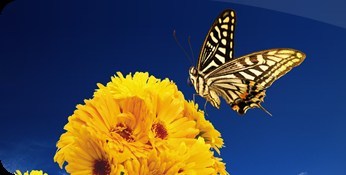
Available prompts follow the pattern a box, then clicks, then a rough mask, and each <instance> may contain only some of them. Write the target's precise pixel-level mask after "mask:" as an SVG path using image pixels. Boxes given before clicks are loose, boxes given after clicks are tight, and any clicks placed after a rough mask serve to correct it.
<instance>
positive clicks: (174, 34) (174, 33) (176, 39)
mask: <svg viewBox="0 0 346 175" xmlns="http://www.w3.org/2000/svg"><path fill="white" fill-rule="evenodd" d="M173 37H174V39H175V42H176V43H177V44H178V46H179V47H180V49H181V50H182V51H183V52H184V54H185V56H186V57H187V58H188V59H189V61H190V63H191V64H192V65H193V61H192V59H191V57H190V56H189V54H187V52H186V50H185V49H184V48H183V46H182V45H181V44H180V42H179V40H178V38H177V35H176V32H175V30H173Z"/></svg>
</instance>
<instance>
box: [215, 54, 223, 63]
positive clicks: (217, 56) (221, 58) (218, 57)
mask: <svg viewBox="0 0 346 175" xmlns="http://www.w3.org/2000/svg"><path fill="white" fill-rule="evenodd" d="M215 57H216V58H217V59H218V60H219V61H220V62H221V63H222V64H223V63H225V57H223V56H221V55H219V54H215Z"/></svg>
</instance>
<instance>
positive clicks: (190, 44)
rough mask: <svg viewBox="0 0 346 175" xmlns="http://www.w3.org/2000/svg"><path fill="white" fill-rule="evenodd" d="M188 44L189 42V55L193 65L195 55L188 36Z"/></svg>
mask: <svg viewBox="0 0 346 175" xmlns="http://www.w3.org/2000/svg"><path fill="white" fill-rule="evenodd" d="M188 42H189V47H190V52H191V55H192V63H193V65H194V63H195V62H194V58H195V55H194V54H193V50H192V45H191V37H190V36H189V39H188Z"/></svg>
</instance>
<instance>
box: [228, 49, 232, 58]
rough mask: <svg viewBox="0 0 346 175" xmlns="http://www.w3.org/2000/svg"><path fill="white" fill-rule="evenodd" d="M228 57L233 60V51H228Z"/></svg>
mask: <svg viewBox="0 0 346 175" xmlns="http://www.w3.org/2000/svg"><path fill="white" fill-rule="evenodd" d="M229 57H230V58H233V51H232V50H230V51H229Z"/></svg>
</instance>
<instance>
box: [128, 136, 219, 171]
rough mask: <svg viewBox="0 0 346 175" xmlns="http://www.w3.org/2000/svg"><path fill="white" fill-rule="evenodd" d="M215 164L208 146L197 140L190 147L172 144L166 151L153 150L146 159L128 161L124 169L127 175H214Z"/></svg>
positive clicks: (182, 143) (183, 144) (182, 144)
mask: <svg viewBox="0 0 346 175" xmlns="http://www.w3.org/2000/svg"><path fill="white" fill-rule="evenodd" d="M215 163H216V159H214V158H213V153H212V152H211V151H210V145H208V144H205V142H204V140H203V139H202V138H199V139H198V140H194V143H192V144H191V145H188V144H186V143H185V142H181V143H177V142H173V143H171V144H170V146H169V149H167V150H166V151H162V152H160V151H155V150H154V151H152V152H151V154H150V155H149V157H148V159H138V160H137V159H134V160H128V161H126V162H125V163H124V167H125V174H128V175H131V174H142V175H162V174H167V175H175V174H181V175H183V174H184V175H195V174H203V175H214V174H218V173H220V172H219V171H218V169H215V168H214V165H215Z"/></svg>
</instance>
